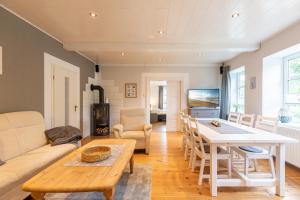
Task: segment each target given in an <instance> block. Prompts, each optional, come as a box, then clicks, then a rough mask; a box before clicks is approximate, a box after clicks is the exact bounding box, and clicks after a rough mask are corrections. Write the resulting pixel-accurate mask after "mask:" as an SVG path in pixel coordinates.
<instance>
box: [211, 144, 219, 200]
mask: <svg viewBox="0 0 300 200" xmlns="http://www.w3.org/2000/svg"><path fill="white" fill-rule="evenodd" d="M217 170H218V160H217V145H216V144H210V193H211V196H213V197H216V196H217V195H218V185H217V176H218V172H217Z"/></svg>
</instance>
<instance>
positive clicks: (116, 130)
mask: <svg viewBox="0 0 300 200" xmlns="http://www.w3.org/2000/svg"><path fill="white" fill-rule="evenodd" d="M113 133H114V135H115V137H116V138H121V136H122V133H123V125H122V124H116V125H114V126H113Z"/></svg>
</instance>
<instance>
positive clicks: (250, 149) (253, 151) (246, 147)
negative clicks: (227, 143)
mask: <svg viewBox="0 0 300 200" xmlns="http://www.w3.org/2000/svg"><path fill="white" fill-rule="evenodd" d="M239 148H240V149H242V150H244V151H248V152H251V153H262V152H263V150H262V149H259V148H257V147H252V146H239Z"/></svg>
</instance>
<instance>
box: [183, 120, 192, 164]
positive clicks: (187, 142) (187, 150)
mask: <svg viewBox="0 0 300 200" xmlns="http://www.w3.org/2000/svg"><path fill="white" fill-rule="evenodd" d="M190 120H191V116H189V115H185V128H186V130H185V136H184V160H188V158H189V156H190V155H191V150H192V146H193V143H192V139H191V123H190Z"/></svg>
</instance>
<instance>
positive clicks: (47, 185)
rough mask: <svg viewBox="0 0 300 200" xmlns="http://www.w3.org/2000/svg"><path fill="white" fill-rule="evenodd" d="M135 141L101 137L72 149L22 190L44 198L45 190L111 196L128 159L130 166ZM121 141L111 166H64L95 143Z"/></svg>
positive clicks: (131, 164) (38, 197) (32, 179)
mask: <svg viewBox="0 0 300 200" xmlns="http://www.w3.org/2000/svg"><path fill="white" fill-rule="evenodd" d="M135 143H136V141H135V140H126V139H100V140H94V141H92V142H90V143H88V144H87V145H85V146H83V147H81V148H79V149H77V150H75V151H73V152H72V153H70V154H68V155H67V156H65V157H63V158H62V159H60V160H59V161H57V162H55V163H54V164H53V165H51V166H49V167H48V168H46V169H45V170H43V171H41V172H40V173H39V174H37V175H36V176H34V177H33V178H31V179H30V180H29V181H27V182H26V183H24V184H23V186H22V189H23V190H24V191H28V192H31V193H32V196H33V198H35V199H43V197H44V195H45V193H63V192H92V191H99V192H104V195H105V197H106V198H107V199H113V196H114V190H115V185H116V184H117V183H118V181H119V179H120V177H121V175H122V174H123V170H124V169H125V168H126V166H127V164H128V163H129V162H130V166H131V171H132V168H133V152H134V148H135ZM109 144H120V145H121V144H124V145H125V147H124V151H123V152H122V154H121V155H120V156H119V158H117V159H116V161H115V162H114V164H113V165H112V166H100V167H99V166H88V167H87V166H74V167H73V166H64V165H65V163H66V162H68V161H70V160H72V159H73V158H74V157H75V156H77V155H78V154H80V153H81V152H82V150H84V149H85V148H87V147H90V146H95V145H109Z"/></svg>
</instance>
